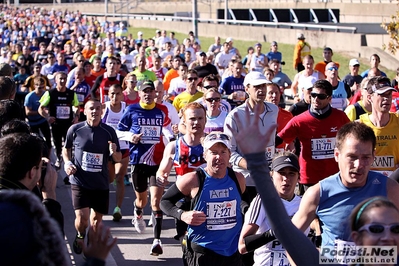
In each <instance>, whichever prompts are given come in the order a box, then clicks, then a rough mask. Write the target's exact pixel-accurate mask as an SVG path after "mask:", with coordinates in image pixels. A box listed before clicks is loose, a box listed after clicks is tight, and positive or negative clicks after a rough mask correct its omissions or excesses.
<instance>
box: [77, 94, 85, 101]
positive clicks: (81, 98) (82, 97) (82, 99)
mask: <svg viewBox="0 0 399 266" xmlns="http://www.w3.org/2000/svg"><path fill="white" fill-rule="evenodd" d="M76 96H78V101H79V103H80V104H82V103H83V102H84V100H85V96H84V95H83V94H78V93H76Z"/></svg>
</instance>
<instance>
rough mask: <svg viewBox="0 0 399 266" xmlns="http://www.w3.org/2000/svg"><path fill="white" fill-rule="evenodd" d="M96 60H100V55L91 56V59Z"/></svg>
mask: <svg viewBox="0 0 399 266" xmlns="http://www.w3.org/2000/svg"><path fill="white" fill-rule="evenodd" d="M97 60H98V61H101V57H100V56H98V55H97V56H95V57H94V58H93V61H97Z"/></svg>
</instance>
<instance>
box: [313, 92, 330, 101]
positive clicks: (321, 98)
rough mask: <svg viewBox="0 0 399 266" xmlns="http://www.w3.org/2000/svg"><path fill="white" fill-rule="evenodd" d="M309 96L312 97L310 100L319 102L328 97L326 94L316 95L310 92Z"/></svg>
mask: <svg viewBox="0 0 399 266" xmlns="http://www.w3.org/2000/svg"><path fill="white" fill-rule="evenodd" d="M310 96H312V98H316V97H317V98H319V99H320V100H325V99H327V98H328V97H329V96H328V95H327V94H324V93H316V92H311V93H310Z"/></svg>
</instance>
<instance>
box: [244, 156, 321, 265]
mask: <svg viewBox="0 0 399 266" xmlns="http://www.w3.org/2000/svg"><path fill="white" fill-rule="evenodd" d="M245 159H246V160H247V164H248V169H249V172H250V175H251V176H252V178H253V179H254V181H255V184H256V188H257V191H258V192H259V194H260V196H261V198H262V203H263V206H264V208H265V211H266V215H267V217H268V219H269V222H270V224H271V227H272V229H273V231H274V233H275V235H276V237H277V239H279V241H280V242H281V243H282V244H283V246H284V247H285V249H286V250H287V251H288V253H289V254H290V256H291V257H292V259H293V260H294V261H295V263H296V264H297V265H308V266H313V265H315V266H316V265H319V252H318V251H317V250H316V248H315V247H314V245H313V244H312V243H311V242H310V241H309V240H308V238H307V237H306V236H305V235H304V234H303V233H302V232H301V231H300V230H299V229H298V228H296V227H295V226H294V225H293V224H292V222H291V219H290V217H289V216H288V215H287V212H286V210H285V208H284V205H283V203H282V202H281V199H280V198H279V196H278V194H277V192H276V189H275V188H274V185H273V183H272V180H271V178H270V174H269V169H268V166H267V164H266V163H265V161H266V158H265V154H264V153H256V154H246V155H245ZM266 202H267V204H266ZM299 246H300V247H301V248H300V249H299V248H298V247H299ZM303 250H306V251H307V252H303Z"/></svg>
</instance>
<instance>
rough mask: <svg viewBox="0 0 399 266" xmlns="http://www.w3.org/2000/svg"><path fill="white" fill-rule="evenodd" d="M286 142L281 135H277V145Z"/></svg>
mask: <svg viewBox="0 0 399 266" xmlns="http://www.w3.org/2000/svg"><path fill="white" fill-rule="evenodd" d="M283 142H284V140H283V139H282V138H280V136H279V135H276V140H275V146H276V147H277V146H279V145H280V144H282V143H283Z"/></svg>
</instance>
